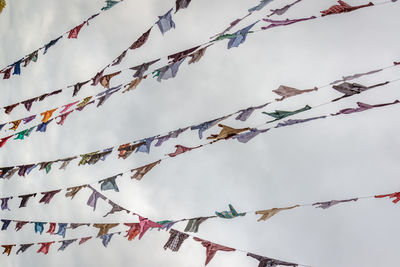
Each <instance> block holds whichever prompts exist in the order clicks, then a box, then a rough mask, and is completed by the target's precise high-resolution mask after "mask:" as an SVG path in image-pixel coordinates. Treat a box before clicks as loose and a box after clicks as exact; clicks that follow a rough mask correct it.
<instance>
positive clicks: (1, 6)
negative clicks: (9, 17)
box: [0, 0, 6, 13]
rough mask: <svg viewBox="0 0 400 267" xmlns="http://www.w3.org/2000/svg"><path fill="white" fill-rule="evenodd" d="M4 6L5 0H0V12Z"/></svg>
mask: <svg viewBox="0 0 400 267" xmlns="http://www.w3.org/2000/svg"><path fill="white" fill-rule="evenodd" d="M5 6H6V0H0V13H1V12H2V11H3V8H4V7H5Z"/></svg>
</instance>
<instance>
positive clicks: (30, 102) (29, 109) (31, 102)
mask: <svg viewBox="0 0 400 267" xmlns="http://www.w3.org/2000/svg"><path fill="white" fill-rule="evenodd" d="M36 100H38V98H37V97H35V98H31V99H28V100H25V101H22V102H21V103H22V104H24V106H25V108H26V110H27V111H31V107H32V104H33V102H35V101H36Z"/></svg>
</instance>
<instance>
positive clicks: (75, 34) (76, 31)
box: [68, 21, 86, 39]
mask: <svg viewBox="0 0 400 267" xmlns="http://www.w3.org/2000/svg"><path fill="white" fill-rule="evenodd" d="M85 23H86V21H84V22H82V23H81V24H79V25H78V26H76V27H75V28H73V29H72V30H70V31H69V34H68V38H69V39H71V38H74V39H77V38H78V34H79V31H80V30H81V29H82V27H83V25H85Z"/></svg>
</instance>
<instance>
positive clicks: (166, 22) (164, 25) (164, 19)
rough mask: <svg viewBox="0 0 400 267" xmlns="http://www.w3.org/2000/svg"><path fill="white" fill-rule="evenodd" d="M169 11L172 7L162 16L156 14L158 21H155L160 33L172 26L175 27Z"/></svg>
mask: <svg viewBox="0 0 400 267" xmlns="http://www.w3.org/2000/svg"><path fill="white" fill-rule="evenodd" d="M171 12H172V8H171V9H170V10H169V11H168V12H167V13H165V14H164V15H163V16H158V21H157V22H156V23H157V25H158V28H159V29H160V31H161V33H162V34H164V33H166V32H167V31H169V30H170V29H172V28H175V22H174V21H173V20H172V15H171Z"/></svg>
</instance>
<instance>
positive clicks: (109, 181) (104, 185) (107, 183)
mask: <svg viewBox="0 0 400 267" xmlns="http://www.w3.org/2000/svg"><path fill="white" fill-rule="evenodd" d="M118 176H122V173H120V174H117V175H114V176H112V177H109V178H106V179H103V180H101V181H99V184H101V191H106V190H114V191H115V192H119V189H118V186H117V182H116V181H115V179H117V178H118Z"/></svg>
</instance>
